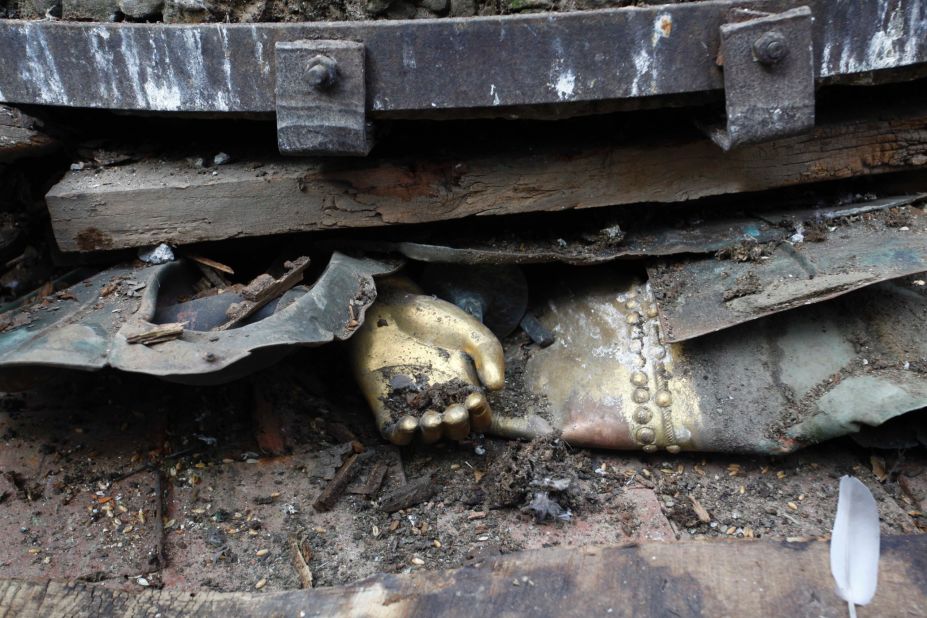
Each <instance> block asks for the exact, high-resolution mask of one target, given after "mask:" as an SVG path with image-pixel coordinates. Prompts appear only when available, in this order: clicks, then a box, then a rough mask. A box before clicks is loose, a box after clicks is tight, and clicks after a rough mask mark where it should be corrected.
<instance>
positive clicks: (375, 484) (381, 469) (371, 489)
mask: <svg viewBox="0 0 927 618" xmlns="http://www.w3.org/2000/svg"><path fill="white" fill-rule="evenodd" d="M388 471H389V463H387V462H385V461H383V460H382V459H381V460H380V461H378V462H376V463H375V464H374V465H373V467H372V468H371V469H370V474H368V475H367V480H366V481H364V482H363V483H356V484H352V485H351V486H350V487H348V493H351V494H357V495H361V496H372V495H373V494H375V493H376V492H377V491H379V490H380V486H381V485H383V479H384V478H386V473H387V472H388Z"/></svg>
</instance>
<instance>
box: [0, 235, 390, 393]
mask: <svg viewBox="0 0 927 618" xmlns="http://www.w3.org/2000/svg"><path fill="white" fill-rule="evenodd" d="M396 268H397V265H396V264H391V263H387V262H380V261H377V260H372V259H357V258H351V257H348V256H345V255H342V254H338V253H336V254H334V255H333V256H332V259H331V261H330V262H329V264H328V266H327V267H326V269H325V271H324V272H323V273H322V275H321V276H320V277H319V279H318V281H316V282H315V283H314V284H313V285H312V286H311V288H309V290H308V291H307V292H306V293H305V294H303V295H302V296H300V297H298V298H296V299H293V300H292V302H289V304H287V305H286V306H285V307H283V308H282V309H280V310H278V311H276V312H275V313H273V314H272V315H269V316H268V317H266V318H264V319H263V320H260V321H257V322H252V323H250V324H247V325H245V326H242V327H240V328H234V329H230V330H225V331H193V330H185V331H184V332H183V335H182V336H181V337H180V338H178V339H174V340H172V341H166V342H163V343H159V344H157V345H152V346H146V345H142V344H130V343H128V342H127V341H126V337H127V336H128V335H131V334H134V333H137V332H140V331H145V330H146V329H149V328H151V327H153V326H154V322H153V320H154V318H155V316H156V314H157V313H158V310H159V304H160V305H163V304H164V303H165V302H167V301H166V298H167V297H170V298H173V297H174V296H176V294H175V293H174V292H173V291H171V289H172V288H175V289H176V288H178V287H183V286H182V284H183V283H184V281H185V280H186V277H187V271H186V269H187V266H186V265H185V264H184V263H183V262H172V263H169V264H164V265H161V266H148V267H144V268H138V269H136V268H132V267H128V266H118V267H115V268H111V269H109V270H106V271H103V272H101V273H99V274H97V275H96V276H94V277H92V278H90V279H88V280H86V281H84V282H82V283H79V284H77V285H75V286H73V287H71V288H69V289H68V292H69V295H70V296H72V297H73V298H66V299H59V300H57V301H55V302H54V303H52V304H51V305H48V306H45V307H36V308H34V309H33V310H32V315H31V320H30V321H29V323H27V324H25V325H23V326H20V327H19V328H14V329H12V330H9V331H7V332H4V333H3V334H0V382H2V383H4V384H5V386H6V388H9V385H10V384H13V383H15V382H17V381H18V380H20V379H21V378H22V376H23V375H24V374H26V375H30V374H35V375H39V374H40V372H42V371H43V370H60V369H72V370H82V371H93V370H99V369H103V368H104V367H112V368H115V369H120V370H123V371H131V372H136V373H144V374H148V375H154V376H159V377H162V378H165V379H169V380H172V381H176V382H185V383H191V384H211V383H220V382H226V381H229V380H232V379H234V378H237V377H240V376H241V375H245V374H247V373H250V372H252V371H255V370H257V369H260V368H263V367H266V366H268V365H270V364H272V363H274V362H276V361H277V360H279V359H280V358H282V357H283V356H284V355H285V354H287V353H288V352H290V351H292V350H293V349H294V348H295V347H298V346H317V345H322V344H325V343H329V342H332V341H335V340H343V339H347V338H348V337H350V336H351V335H352V334H353V332H354V330H355V329H356V328H357V327H358V326H360V324H361V323H363V319H364V312H365V311H366V309H367V307H369V306H370V304H371V303H373V301H374V299H375V298H376V288H375V286H374V282H373V277H374V276H376V275H382V274H386V273H389V272H393V271H394V270H395V269H396ZM109 285H114V286H115V288H114V290H113V291H111V292H110V293H108V294H106V295H105V296H104V295H101V290H103V289H105V288H106V287H107V286H109ZM183 289H188V288H183ZM132 290H139V291H140V292H141V293H140V295H138V296H134V295H132V294H131V293H130V292H131V291H132Z"/></svg>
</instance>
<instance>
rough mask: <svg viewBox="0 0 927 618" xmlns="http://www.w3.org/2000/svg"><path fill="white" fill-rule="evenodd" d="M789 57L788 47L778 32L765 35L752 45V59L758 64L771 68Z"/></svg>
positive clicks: (783, 37) (783, 36) (774, 31)
mask: <svg viewBox="0 0 927 618" xmlns="http://www.w3.org/2000/svg"><path fill="white" fill-rule="evenodd" d="M788 55H789V46H788V43H787V42H786V40H785V35H783V34H782V33H781V32H779V31H778V30H772V31H770V32H767V33H765V34H764V35H762V36H761V37H760V38H758V39H757V40H756V41H754V43H753V57H754V58H755V59H756V61H757V62H759V63H760V64H765V65H767V66H772V65H774V64H778V63H780V62H782V60H783V59H784V58H785V57H786V56H788Z"/></svg>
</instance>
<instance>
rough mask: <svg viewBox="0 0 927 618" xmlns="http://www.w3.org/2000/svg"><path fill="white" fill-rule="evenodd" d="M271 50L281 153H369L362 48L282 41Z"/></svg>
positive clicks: (340, 43) (349, 43) (347, 44)
mask: <svg viewBox="0 0 927 618" xmlns="http://www.w3.org/2000/svg"><path fill="white" fill-rule="evenodd" d="M275 51H276V67H277V92H276V95H277V102H276V107H277V143H278V145H279V147H280V152H281V153H283V154H285V155H360V156H364V155H366V154H367V153H368V152H370V149H371V148H372V147H373V139H372V124H371V123H368V122H367V107H366V102H367V90H366V65H365V58H364V56H365V53H364V44H363V43H356V42H354V41H324V40H323V41H292V42H283V41H281V42H278V43H277V45H276V48H275Z"/></svg>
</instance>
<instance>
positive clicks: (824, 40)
mask: <svg viewBox="0 0 927 618" xmlns="http://www.w3.org/2000/svg"><path fill="white" fill-rule="evenodd" d="M802 5H806V6H809V7H810V9H811V11H812V14H813V15H814V24H813V27H812V38H813V48H814V54H815V58H814V67H815V72H816V76H817V78H818V81H819V82H820V81H821V80H822V79H825V80H826V78H829V77H833V76H841V75H851V74H857V73H866V72H870V71H879V70H883V69H891V68H897V67H906V66H910V65H914V64H918V63H923V62H925V61H927V17H925V15H927V6H925V2H924V0H872V1H870V2H833V1H832V0H805V1H800V0H756V1H750V0H747V1H740V2H734V1H729V0H723V1H707V2H698V3H685V4H674V5H666V6H655V7H628V8H622V9H610V10H600V11H588V12H579V13H557V14H543V15H539V14H535V15H526V16H510V17H481V18H470V19H435V20H413V21H377V22H340V23H306V24H203V25H193V26H184V25H177V26H172V25H160V24H129V23H119V24H90V23H63V22H48V21H31V22H25V21H13V20H9V21H0V58H3V59H4V62H2V63H0V101H3V102H9V103H21V104H43V105H61V106H69V107H91V108H108V109H121V110H144V111H158V112H248V113H253V112H273V111H275V110H276V98H275V83H276V67H275V63H274V48H275V45H276V43H277V42H281V41H295V40H300V39H333V40H345V41H358V42H362V43H363V44H364V46H365V48H366V54H367V65H368V66H367V77H366V80H367V87H366V101H367V110H368V112H370V113H372V114H374V115H376V114H378V113H386V112H392V113H399V114H403V113H409V112H415V111H422V110H450V109H458V110H460V109H476V108H493V107H511V106H531V105H542V104H559V103H575V102H590V101H597V100H613V99H624V98H635V97H647V96H655V95H674V94H682V93H691V92H702V91H711V90H720V89H721V88H723V86H724V80H723V77H722V72H721V68H720V67H719V66H718V58H717V55H718V51H719V49H720V26H721V25H722V24H724V23H727V22H728V18H729V14H730V11H731V9H733V8H734V7H740V8H743V7H746V8H749V9H752V10H758V11H766V12H781V11H784V10H787V9H789V8H793V7H796V6H802Z"/></svg>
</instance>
